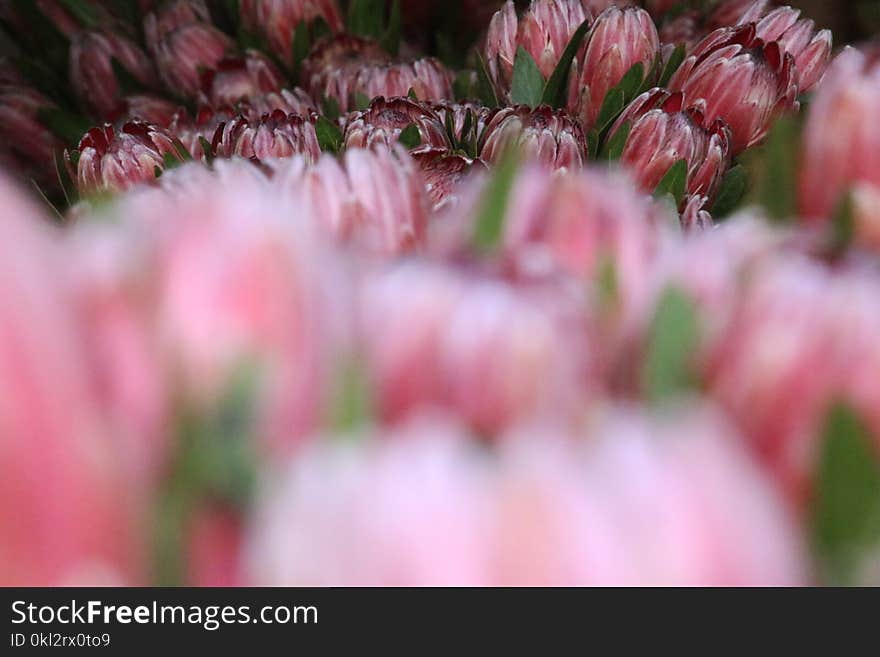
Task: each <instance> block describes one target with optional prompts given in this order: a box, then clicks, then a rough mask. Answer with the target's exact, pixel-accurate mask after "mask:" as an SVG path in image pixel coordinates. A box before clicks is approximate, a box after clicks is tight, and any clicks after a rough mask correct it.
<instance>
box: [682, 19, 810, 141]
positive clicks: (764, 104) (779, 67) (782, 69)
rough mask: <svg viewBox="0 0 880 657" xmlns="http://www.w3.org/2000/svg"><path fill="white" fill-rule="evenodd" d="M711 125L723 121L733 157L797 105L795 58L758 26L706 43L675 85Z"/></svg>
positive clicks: (724, 32)
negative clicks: (762, 34)
mask: <svg viewBox="0 0 880 657" xmlns="http://www.w3.org/2000/svg"><path fill="white" fill-rule="evenodd" d="M669 89H670V91H673V92H681V93H682V94H683V95H684V104H685V105H686V106H688V107H696V108H697V109H699V110H700V111H701V112H702V114H703V116H704V117H705V119H706V120H707V121H710V122H711V121H715V120H716V119H721V120H723V121H724V122H725V123H726V124H727V125H728V126H729V127H730V131H731V135H732V138H731V144H732V147H733V153H734V154H737V153H741V152H742V151H744V150H745V149H747V148H749V147H750V146H753V145H755V144H756V143H758V142H760V141H761V140H762V139H763V138H764V137H765V136H766V135H767V132H768V130H769V128H770V125H771V123H772V122H773V120H774V119H775V118H776V117H777V116H778V115H779V114H780V113H782V112H784V111H786V110H789V109H794V108H796V107H797V106H798V103H797V94H798V86H797V74H796V69H795V64H794V58H793V57H792V55H791V54H789V53H787V52H785V50H784V49H783V47H782V46H781V45H780V44H779V43H778V42H776V41H770V42H765V41H764V40H762V39H761V38H759V37H758V35H757V33H756V29H755V24H754V23H749V24H747V25H743V26H741V27H737V28H721V29H718V30H716V31H715V32H713V33H712V34H710V35H708V36H707V37H706V38H704V39H703V40H702V41H701V42H700V43H699V44H697V46H696V47H695V48H694V51H693V53H692V54H691V55H690V56H689V57H688V58H687V59H686V60H685V61H684V63H683V64H682V65H681V68H679V69H678V71H677V72H676V73H675V75H674V76H673V78H672V80H671V81H670V83H669Z"/></svg>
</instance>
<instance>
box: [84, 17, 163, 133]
mask: <svg viewBox="0 0 880 657" xmlns="http://www.w3.org/2000/svg"><path fill="white" fill-rule="evenodd" d="M114 62H115V64H116V65H118V66H120V67H121V68H122V69H123V70H125V71H126V73H128V74H129V75H130V76H132V77H133V78H134V79H135V80H137V82H138V83H140V84H141V85H143V86H144V87H146V88H148V89H151V88H155V87H156V86H157V80H156V77H155V72H154V71H153V68H152V63H151V61H150V59H149V58H148V57H147V56H146V54H145V53H144V52H143V51H142V50H141V49H140V47H139V46H138V45H137V44H136V43H135V42H134V41H131V40H130V39H128V38H127V37H125V36H124V35H122V34H119V33H116V32H113V31H110V30H102V31H90V32H80V33H78V34H77V35H76V36H75V37H74V38H73V39H72V41H71V44H70V84H71V86H72V87H73V90H74V91H75V92H76V94H77V96H78V97H79V98H80V100H82V102H83V103H84V104H85V105H86V106H87V107H89V109H91V110H92V111H93V112H95V113H96V114H97V115H98V117H99V118H108V117H110V116H111V115H112V114H113V113H114V111H116V110H117V109H118V107H119V102H120V100H121V98H122V92H121V89H120V85H119V82H118V81H117V79H116V72H115V71H114V68H113V67H114Z"/></svg>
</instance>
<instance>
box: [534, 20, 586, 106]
mask: <svg viewBox="0 0 880 657" xmlns="http://www.w3.org/2000/svg"><path fill="white" fill-rule="evenodd" d="M589 30H590V24H589V21H584V22H583V23H582V24H581V26H580V27H578V29H577V30H576V31H575V33H574V34H573V35H572V37H571V40H570V41H569V42H568V45H567V46H566V47H565V50H564V51H563V52H562V57H561V58H560V60H559V63H558V64H557V65H556V68H555V69H553V73H552V74H551V75H550V79H549V80H547V84H546V85H545V86H544V91H543V94H542V96H541V103H542V104H544V105H550V107H553V108H556V109H559V108H562V107H565V104H566V100H567V99H566V91H567V85H566V83H567V82H568V76H569V73H570V72H571V64H572V62H573V61H574V58H575V57H576V56H577V53H578V49H580V47H581V43H583V41H584V37H585V36H586V35H587V32H589Z"/></svg>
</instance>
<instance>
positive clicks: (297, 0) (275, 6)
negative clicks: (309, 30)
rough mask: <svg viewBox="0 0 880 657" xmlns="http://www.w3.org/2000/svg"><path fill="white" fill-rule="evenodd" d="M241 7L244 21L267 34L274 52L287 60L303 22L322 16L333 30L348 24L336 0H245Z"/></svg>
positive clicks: (259, 31) (339, 30) (252, 27)
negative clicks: (344, 20) (297, 30)
mask: <svg viewBox="0 0 880 657" xmlns="http://www.w3.org/2000/svg"><path fill="white" fill-rule="evenodd" d="M240 11H241V17H242V20H243V21H244V24H245V25H246V26H247V27H249V28H250V29H251V30H253V31H255V32H257V33H259V34H262V35H263V36H265V37H266V39H267V40H268V42H269V47H270V48H272V52H274V53H275V54H276V55H277V56H278V57H280V58H281V59H282V60H283V61H285V62H288V63H289V62H291V59H292V57H291V48H292V46H293V37H294V34H295V32H296V28H297V26H298V25H299V24H300V23H303V22H304V23H307V24H308V23H311V22H313V21H315V20H317V19H319V18H320V19H322V20H323V21H324V22H325V23H326V24H327V26H328V27H329V28H330V30H331V31H333V32H342V31H343V29H344V27H345V26H344V25H343V21H342V14H341V12H340V11H339V7H338V6H337V3H336V0H242V2H241V9H240Z"/></svg>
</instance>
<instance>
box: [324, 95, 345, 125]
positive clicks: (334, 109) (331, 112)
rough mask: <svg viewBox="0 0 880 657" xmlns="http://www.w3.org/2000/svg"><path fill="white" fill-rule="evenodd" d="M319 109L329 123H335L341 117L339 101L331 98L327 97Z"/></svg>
mask: <svg viewBox="0 0 880 657" xmlns="http://www.w3.org/2000/svg"><path fill="white" fill-rule="evenodd" d="M321 109H322V110H323V114H324V116H325V117H327V118H328V119H330V120H331V121H336V120H337V119H338V118H339V117H340V116H342V110H341V109H340V107H339V101H338V100H336V99H335V98H333V97H332V96H328V97H327V98H325V99H324V100H323V101H322V102H321Z"/></svg>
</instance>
